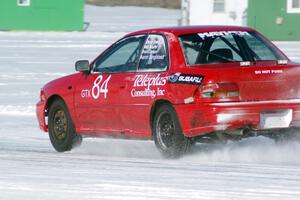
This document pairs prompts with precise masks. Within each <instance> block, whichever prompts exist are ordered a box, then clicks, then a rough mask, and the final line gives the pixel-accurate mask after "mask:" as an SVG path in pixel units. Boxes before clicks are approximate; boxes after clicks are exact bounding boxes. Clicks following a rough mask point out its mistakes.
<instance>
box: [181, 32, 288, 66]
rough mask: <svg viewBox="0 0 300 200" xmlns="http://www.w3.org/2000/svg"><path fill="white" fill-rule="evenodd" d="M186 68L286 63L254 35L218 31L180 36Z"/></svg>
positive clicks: (261, 39) (282, 57) (270, 47)
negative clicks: (218, 64) (268, 62)
mask: <svg viewBox="0 0 300 200" xmlns="http://www.w3.org/2000/svg"><path fill="white" fill-rule="evenodd" d="M179 41H180V43H181V47H182V51H183V54H184V56H185V60H186V63H187V65H198V64H213V63H226V62H241V61H273V60H285V59H286V58H285V56H284V55H282V53H280V52H279V51H278V50H277V49H276V48H274V47H273V46H272V45H271V44H270V43H269V42H268V41H266V40H265V39H264V38H262V37H261V36H260V35H258V34H257V33H255V32H247V31H217V32H205V33H196V34H189V35H183V36H179Z"/></svg>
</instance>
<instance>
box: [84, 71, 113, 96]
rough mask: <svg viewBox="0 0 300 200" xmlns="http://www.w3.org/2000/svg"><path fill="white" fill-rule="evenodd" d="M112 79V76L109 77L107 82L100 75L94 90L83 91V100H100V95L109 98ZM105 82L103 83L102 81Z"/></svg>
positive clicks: (95, 82)
mask: <svg viewBox="0 0 300 200" xmlns="http://www.w3.org/2000/svg"><path fill="white" fill-rule="evenodd" d="M110 78H111V75H109V76H108V77H107V79H106V80H103V76H102V75H99V76H98V77H97V78H96V79H95V81H94V83H93V87H92V89H83V90H81V94H80V95H81V98H91V97H92V98H93V99H99V98H100V94H103V97H104V99H106V98H107V94H108V89H107V86H108V82H109V80H110ZM102 80H103V81H102Z"/></svg>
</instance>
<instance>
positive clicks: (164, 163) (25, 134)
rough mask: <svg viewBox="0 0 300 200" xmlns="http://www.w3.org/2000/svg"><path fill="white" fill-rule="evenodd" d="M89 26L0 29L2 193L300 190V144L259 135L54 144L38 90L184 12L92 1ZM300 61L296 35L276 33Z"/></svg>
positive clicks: (74, 195) (265, 194)
mask: <svg viewBox="0 0 300 200" xmlns="http://www.w3.org/2000/svg"><path fill="white" fill-rule="evenodd" d="M86 9H87V11H86V14H87V20H86V21H89V22H91V25H90V29H89V30H88V31H87V32H81V33H78V32H70V33H54V32H53V33H52V32H46V33H44V32H43V33H30V32H28V33H25V32H0V199H5V200H6V199H7V200H14V199H18V200H19V199H22V200H23V199H24V200H25V199H31V200H33V199H39V200H40V199H43V200H47V199H49V200H50V199H56V200H59V199H78V200H79V199H80V200H82V199H130V200H131V199H239V200H240V199H261V200H267V199H272V200H274V199H278V200H282V199H295V200H296V199H299V195H300V157H299V152H300V143H299V142H290V143H287V144H281V145H278V144H275V143H274V142H273V141H272V140H270V139H267V138H264V137H258V138H252V139H247V140H243V141H240V142H236V143H229V144H227V145H224V146H223V145H214V146H205V145H204V146H203V145H196V146H195V147H194V148H193V152H192V153H191V154H190V155H188V156H186V157H184V158H181V159H179V160H166V159H163V158H162V157H161V156H160V154H159V153H158V152H157V150H156V149H155V146H154V144H153V142H152V141H128V140H110V139H93V138H89V139H84V141H83V144H82V146H81V147H80V148H77V149H74V150H73V151H71V152H67V153H56V152H55V151H54V150H53V148H52V147H51V145H50V142H49V139H48V135H47V134H45V133H43V132H42V131H40V130H39V129H38V127H37V121H36V118H35V103H36V102H37V100H38V96H39V89H40V88H41V87H42V85H43V84H45V83H46V82H48V81H50V80H52V79H55V78H57V77H61V76H63V75H66V74H70V73H73V72H74V61H75V60H78V59H92V58H94V57H95V56H96V55H97V54H98V53H100V52H101V51H102V50H103V49H104V48H105V47H107V46H108V45H109V44H111V42H113V41H115V40H116V39H118V38H120V37H122V36H123V35H124V34H125V33H127V32H128V31H134V30H138V29H141V28H149V27H157V26H170V25H176V23H177V19H178V18H179V11H176V10H166V9H157V8H155V9H153V8H134V7H129V8H120V7H114V8H96V7H91V6H88V7H87V8H86ZM277 45H278V46H279V47H281V48H282V50H283V51H284V52H286V53H287V55H288V56H290V58H292V59H293V60H295V61H300V43H298V42H293V43H290V42H278V43H277Z"/></svg>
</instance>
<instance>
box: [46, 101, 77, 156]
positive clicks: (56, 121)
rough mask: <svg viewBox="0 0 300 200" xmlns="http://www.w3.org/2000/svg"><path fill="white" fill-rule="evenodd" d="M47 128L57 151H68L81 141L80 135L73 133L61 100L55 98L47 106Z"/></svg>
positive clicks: (66, 110) (68, 116) (72, 126)
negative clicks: (48, 106)
mask: <svg viewBox="0 0 300 200" xmlns="http://www.w3.org/2000/svg"><path fill="white" fill-rule="evenodd" d="M48 129H49V138H50V141H51V144H52V146H53V147H54V149H55V150H56V151H58V152H64V151H70V150H71V149H72V148H73V147H74V146H77V145H80V144H81V142H82V137H81V136H80V135H77V134H76V133H75V128H74V124H73V122H72V119H71V117H70V114H69V112H68V109H67V106H66V105H65V103H64V102H63V101H62V100H59V99H58V100H55V101H54V102H53V103H52V104H51V106H50V108H49V115H48Z"/></svg>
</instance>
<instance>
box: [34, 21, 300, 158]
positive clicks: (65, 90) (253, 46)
mask: <svg viewBox="0 0 300 200" xmlns="http://www.w3.org/2000/svg"><path fill="white" fill-rule="evenodd" d="M75 68H76V70H77V71H78V73H75V74H72V75H69V76H65V77H62V78H59V79H56V80H54V81H52V82H50V83H48V84H46V85H45V86H44V87H43V88H42V89H41V92H40V101H39V102H38V103H37V110H36V112H37V118H38V122H39V126H40V128H41V129H42V130H44V131H46V132H49V137H50V140H51V143H52V145H53V147H54V148H55V149H56V150H57V151H59V152H62V151H67V150H70V149H71V148H72V147H73V146H74V145H75V144H77V143H80V142H81V140H82V136H113V137H122V138H141V139H153V140H154V141H155V144H156V146H157V147H158V149H159V150H160V151H161V152H162V153H163V154H164V155H166V156H178V155H181V154H182V153H184V152H186V151H187V149H188V148H189V147H190V145H191V144H192V143H193V142H194V141H204V142H205V141H211V140H227V139H241V138H244V137H249V136H256V135H268V136H272V137H273V136H274V137H276V138H278V137H279V135H281V136H282V135H284V134H286V135H287V134H288V132H289V131H291V130H294V129H297V127H300V66H299V65H298V64H296V63H293V62H291V61H290V60H289V59H288V57H287V56H285V55H284V54H283V53H282V52H281V51H280V50H279V49H278V48H277V47H275V46H274V44H272V43H271V42H270V41H269V40H268V39H266V38H265V37H264V36H262V35H261V34H260V33H258V32H257V31H255V30H253V29H250V28H244V27H231V26H190V27H169V28H158V29H149V30H142V31H138V32H134V33H130V34H128V35H126V36H125V37H123V38H122V39H120V40H118V41H117V42H115V43H114V44H113V45H111V46H110V47H109V48H107V49H106V50H105V51H104V52H103V53H101V54H100V55H99V56H98V57H97V58H96V59H95V60H94V61H92V62H91V63H89V61H87V60H80V61H77V62H76V64H75Z"/></svg>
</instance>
